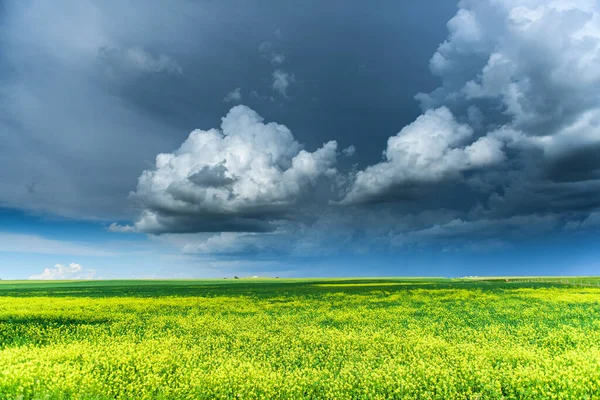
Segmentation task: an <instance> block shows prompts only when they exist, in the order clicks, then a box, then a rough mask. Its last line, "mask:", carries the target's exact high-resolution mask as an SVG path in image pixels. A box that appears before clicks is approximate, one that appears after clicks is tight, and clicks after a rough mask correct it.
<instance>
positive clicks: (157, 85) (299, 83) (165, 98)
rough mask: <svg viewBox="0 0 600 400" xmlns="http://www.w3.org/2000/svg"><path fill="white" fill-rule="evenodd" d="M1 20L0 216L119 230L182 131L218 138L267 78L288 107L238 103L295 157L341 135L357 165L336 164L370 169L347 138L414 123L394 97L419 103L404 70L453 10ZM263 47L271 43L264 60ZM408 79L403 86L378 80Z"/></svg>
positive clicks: (307, 9)
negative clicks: (281, 137) (295, 141)
mask: <svg viewBox="0 0 600 400" xmlns="http://www.w3.org/2000/svg"><path fill="white" fill-rule="evenodd" d="M2 4H3V6H2V16H1V17H2V19H1V20H0V24H2V26H1V29H0V31H1V33H0V41H1V42H0V45H1V47H2V57H0V78H1V79H0V93H1V98H2V107H1V111H0V136H1V138H2V142H3V145H2V148H1V149H0V155H1V157H0V171H2V172H0V174H1V178H2V179H0V182H2V183H1V184H0V185H1V186H0V193H2V195H1V196H0V205H3V206H10V207H19V208H23V209H29V210H37V211H43V212H47V213H50V214H60V215H67V216H74V217H84V218H90V217H91V218H94V217H97V218H119V219H122V218H127V216H129V215H131V207H130V205H129V204H128V202H127V193H128V192H129V191H130V190H132V189H134V187H135V181H136V178H137V176H139V174H140V172H141V171H142V170H143V169H145V168H147V167H148V165H149V164H152V163H153V159H154V157H155V155H156V154H158V153H160V152H162V151H171V150H173V149H175V148H177V147H178V145H179V144H180V143H181V142H182V141H183V140H184V139H185V137H186V136H187V135H188V134H189V132H190V131H192V130H193V129H195V128H198V127H204V128H207V127H211V126H218V122H219V119H220V118H221V117H222V116H223V115H224V114H225V113H226V112H227V110H228V108H229V107H228V105H227V104H224V103H223V102H222V99H223V96H224V95H225V94H227V93H229V92H231V91H232V89H234V88H240V90H241V92H242V93H251V92H252V91H256V92H257V93H260V94H262V95H266V94H267V93H272V90H273V83H274V82H273V79H274V77H273V72H274V71H275V70H276V69H281V70H282V71H284V72H285V73H288V74H289V73H293V74H294V77H295V82H294V84H293V85H291V86H290V85H289V83H290V77H291V75H286V76H287V77H288V79H287V83H288V87H287V88H286V87H284V86H286V85H285V82H284V80H282V79H279V80H278V81H277V82H278V86H277V88H278V90H282V91H284V92H285V93H286V94H287V96H288V100H287V102H288V104H289V107H283V106H282V105H280V104H279V103H278V102H272V101H271V100H269V98H268V97H267V98H266V99H262V98H260V97H251V96H250V95H248V96H244V100H246V99H247V100H248V101H249V102H250V103H249V105H250V106H252V107H253V108H255V109H257V110H258V111H260V113H261V114H262V115H264V116H265V117H266V118H267V119H268V120H274V121H281V122H284V121H285V123H286V124H289V125H290V127H292V128H293V130H294V132H297V135H298V136H299V137H300V138H301V139H300V140H301V142H303V143H306V145H307V148H312V149H314V148H317V147H319V146H320V145H322V143H323V141H324V140H323V138H327V137H329V136H333V137H334V138H335V137H336V136H338V135H341V137H340V139H339V140H340V141H342V142H343V143H342V144H343V145H344V147H347V146H348V145H351V144H354V145H356V146H357V148H360V149H361V151H359V152H357V155H356V156H355V158H354V159H353V160H352V161H351V162H360V161H361V160H372V159H373V158H376V157H378V154H379V151H380V150H379V149H378V148H377V147H378V146H377V144H376V142H377V141H376V140H372V138H370V139H365V138H364V136H363V134H362V133H363V132H364V131H365V130H367V129H369V130H371V131H372V132H373V135H375V136H377V135H378V137H379V140H380V141H381V142H383V141H384V140H385V137H386V136H387V133H386V132H387V131H388V130H389V127H390V126H391V125H392V124H397V123H398V122H399V123H403V120H404V118H406V117H404V116H403V113H400V114H398V107H397V106H398V105H399V106H400V108H402V107H403V106H402V103H403V102H404V104H407V105H408V106H407V107H408V108H409V109H412V111H408V112H407V113H406V114H407V115H408V117H411V114H414V113H416V107H415V106H414V104H413V102H412V100H410V97H411V96H412V93H410V94H409V93H407V92H404V91H403V90H400V89H401V88H402V87H403V86H406V85H407V84H408V85H412V84H413V82H414V84H415V88H414V90H416V83H417V82H416V81H420V82H421V83H424V84H425V87H426V88H427V87H433V80H432V79H431V77H429V74H428V73H427V72H426V71H420V68H419V69H418V70H417V69H416V68H415V67H416V66H417V65H419V66H421V65H423V62H426V60H427V57H428V56H427V53H429V52H430V51H432V50H433V49H434V48H435V45H436V43H437V42H438V41H439V40H440V38H441V37H443V31H444V27H443V22H444V21H445V20H446V19H447V16H449V15H451V12H452V9H453V8H454V6H453V5H451V4H448V5H447V6H444V9H443V10H440V12H442V11H445V12H447V13H448V14H447V16H443V15H442V16H435V15H431V14H430V13H428V12H427V11H426V10H427V7H426V6H416V5H406V6H405V7H406V8H403V7H400V6H398V5H397V4H396V3H395V2H382V3H381V4H380V5H379V7H371V6H369V5H367V4H365V3H363V2H358V1H357V2H353V3H348V2H331V3H326V4H323V3H322V2H317V1H313V2H306V3H304V4H303V5H302V7H299V6H298V5H297V4H295V3H288V2H281V3H279V2H277V3H272V2H263V3H260V2H259V3H252V4H251V3H248V2H243V1H224V2H203V1H200V2H182V3H180V4H178V5H177V6H176V7H174V6H173V5H172V4H171V3H169V2H162V1H157V2H138V3H136V2H119V1H107V2H98V1H85V0H84V1H65V2H59V3H56V4H52V5H50V4H48V3H47V2H43V1H36V0H31V1H8V2H3V3H2ZM415 15H417V16H418V18H420V19H422V20H426V21H429V22H431V23H426V25H429V26H432V27H434V28H433V30H432V31H431V32H430V31H429V30H428V31H427V32H426V33H425V34H423V33H421V38H422V40H423V43H424V44H423V45H422V46H419V47H417V48H415V47H412V46H410V41H408V40H405V39H402V38H404V37H409V36H414V32H419V31H421V26H422V25H421V24H419V23H416V21H414V19H415ZM434 20H435V21H436V22H435V23H433V21H434ZM438 26H439V29H438V28H435V27H438ZM382 27H383V30H382ZM436 29H437V30H436ZM263 42H270V43H272V47H271V49H270V50H269V52H268V59H265V58H263V54H261V52H260V51H259V50H258V49H259V46H260V44H261V43H263ZM374 43H377V45H376V46H374V45H373V44H374ZM332 46H333V47H332ZM332 48H335V49H336V51H335V52H332V51H331V49H332ZM407 55H408V57H407ZM400 60H403V63H400V62H397V61H400ZM361 66H362V67H361ZM399 68H400V69H399ZM411 70H412V71H413V72H411V74H412V75H415V76H417V77H416V78H414V79H410V80H408V81H406V82H403V80H402V79H391V78H390V77H392V76H398V75H403V74H406V73H408V71H411ZM414 71H416V72H414ZM419 71H420V72H419ZM357 73H358V75H357ZM278 76H279V77H280V78H281V77H284V75H282V74H279V75H278ZM349 78H351V81H352V85H351V86H352V88H350V87H349V85H347V82H348V79H349ZM407 82H408V83H407ZM282 85H283V86H282ZM420 87H421V89H422V88H423V86H420ZM408 92H413V90H412V89H411V90H409V91H408ZM380 99H381V100H380ZM390 103H395V104H394V105H393V106H390ZM356 110H361V111H360V113H357V112H356ZM331 115H338V116H339V118H331ZM307 116H309V117H307ZM390 118H391V119H393V121H392V120H391V119H390ZM338 132H339V133H338ZM24 160H27V162H24ZM348 162H350V161H346V160H343V161H342V163H348ZM32 182H36V186H35V188H36V190H35V192H33V191H31V190H28V188H29V187H31V184H32Z"/></svg>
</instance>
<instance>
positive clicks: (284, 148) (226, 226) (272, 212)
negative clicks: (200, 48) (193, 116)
mask: <svg viewBox="0 0 600 400" xmlns="http://www.w3.org/2000/svg"><path fill="white" fill-rule="evenodd" d="M336 158H337V143H336V142H335V141H330V142H327V143H325V144H324V145H323V147H321V148H319V149H317V150H315V151H313V152H309V151H306V150H304V149H302V145H301V144H300V143H298V142H297V141H296V140H295V139H294V137H293V135H292V133H291V132H290V130H289V129H288V128H287V127H285V126H284V125H280V124H277V123H274V122H271V123H264V122H263V119H262V118H261V117H260V116H259V115H258V114H257V113H256V112H255V111H253V110H252V109H250V108H248V107H246V106H235V107H233V108H232V109H231V110H230V111H229V113H228V114H227V115H226V116H225V117H224V118H223V119H222V124H221V129H220V130H219V129H210V130H207V131H205V130H199V129H198V130H195V131H193V132H192V133H191V134H190V136H189V137H188V139H187V140H186V141H185V142H184V143H183V144H182V145H181V147H180V148H179V149H178V150H176V151H175V152H173V153H164V154H159V155H158V156H157V157H156V166H155V168H153V169H150V170H146V171H144V172H143V173H142V175H141V176H140V177H139V180H138V185H137V189H136V191H135V192H134V193H132V195H131V196H132V198H133V199H134V200H135V201H137V202H138V203H139V204H141V206H142V207H143V211H142V214H141V217H140V218H139V219H138V220H137V222H136V223H135V228H136V229H137V230H138V231H141V232H151V233H162V232H193V231H195V232H201V231H209V232H210V231H214V232H219V231H267V230H272V229H273V228H272V226H271V225H270V222H271V221H273V220H276V219H282V218H286V215H287V214H289V213H291V212H293V211H294V210H293V208H294V207H295V206H296V205H297V204H298V202H299V200H300V199H301V198H302V197H303V196H306V195H307V194H308V193H309V192H310V189H311V188H312V187H313V186H314V185H315V184H316V182H317V180H318V179H319V178H320V177H323V176H331V175H332V174H335V169H334V164H335V163H336Z"/></svg>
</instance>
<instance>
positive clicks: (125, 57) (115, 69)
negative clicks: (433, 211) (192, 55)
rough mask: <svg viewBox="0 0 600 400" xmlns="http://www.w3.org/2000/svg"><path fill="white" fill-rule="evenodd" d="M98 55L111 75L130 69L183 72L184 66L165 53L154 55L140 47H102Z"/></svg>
mask: <svg viewBox="0 0 600 400" xmlns="http://www.w3.org/2000/svg"><path fill="white" fill-rule="evenodd" d="M98 57H99V58H100V60H101V61H102V62H103V63H104V65H105V67H106V69H107V72H108V73H109V74H111V75H115V74H118V73H120V72H130V71H139V72H150V73H160V72H164V73H168V74H179V75H181V74H183V68H181V66H180V65H179V64H178V63H177V62H176V61H175V60H173V59H172V58H170V57H169V56H167V55H165V54H159V55H157V56H154V55H152V54H150V53H149V52H148V51H146V50H144V49H142V48H140V47H132V48H128V49H124V50H121V49H117V48H108V47H101V48H100V49H99V50H98Z"/></svg>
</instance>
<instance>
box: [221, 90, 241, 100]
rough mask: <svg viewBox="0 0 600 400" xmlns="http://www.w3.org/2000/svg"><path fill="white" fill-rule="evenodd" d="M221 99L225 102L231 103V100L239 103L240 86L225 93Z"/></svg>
mask: <svg viewBox="0 0 600 400" xmlns="http://www.w3.org/2000/svg"><path fill="white" fill-rule="evenodd" d="M223 101H224V102H225V103H231V102H235V103H239V102H240V101H242V89H241V88H235V89H233V90H232V91H231V92H229V93H227V94H226V95H225V97H224V98H223Z"/></svg>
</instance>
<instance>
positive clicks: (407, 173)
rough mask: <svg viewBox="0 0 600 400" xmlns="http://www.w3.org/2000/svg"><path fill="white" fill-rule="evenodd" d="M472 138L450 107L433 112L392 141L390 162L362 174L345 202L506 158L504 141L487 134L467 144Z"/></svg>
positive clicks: (357, 178)
mask: <svg viewBox="0 0 600 400" xmlns="http://www.w3.org/2000/svg"><path fill="white" fill-rule="evenodd" d="M472 135H473V129H472V128H471V127H470V126H468V125H466V124H461V123H458V122H457V121H456V120H455V119H454V116H453V115H452V113H451V112H450V110H449V109H448V108H446V107H440V108H438V109H435V110H428V111H427V112H425V114H423V115H421V116H420V117H418V118H417V119H416V121H415V122H413V123H412V124H410V125H407V126H405V127H404V128H402V130H401V131H400V132H399V133H398V134H397V135H396V136H392V137H391V138H389V139H388V145H387V148H386V150H385V152H384V156H385V161H383V162H381V163H379V164H375V165H372V166H370V167H367V168H366V169H365V170H363V171H359V172H358V173H357V175H356V181H355V182H354V185H353V186H352V189H351V191H350V192H349V193H348V194H347V195H346V197H345V199H344V201H343V202H344V203H354V202H362V201H368V200H370V199H372V198H375V197H377V196H380V195H382V194H384V193H386V192H387V191H389V190H390V189H392V188H394V187H398V186H401V185H405V184H411V183H415V182H424V181H425V182H435V181H438V180H441V179H443V178H447V177H448V176H451V175H456V174H458V173H459V172H461V171H465V170H468V169H473V168H478V167H482V166H486V165H489V164H493V163H497V162H500V161H502V160H503V159H504V153H503V152H502V142H500V141H499V140H497V139H495V138H492V137H487V136H486V137H481V138H479V139H477V140H475V141H474V142H472V143H470V144H468V145H466V144H465V143H468V141H469V140H470V139H471V137H472Z"/></svg>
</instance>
